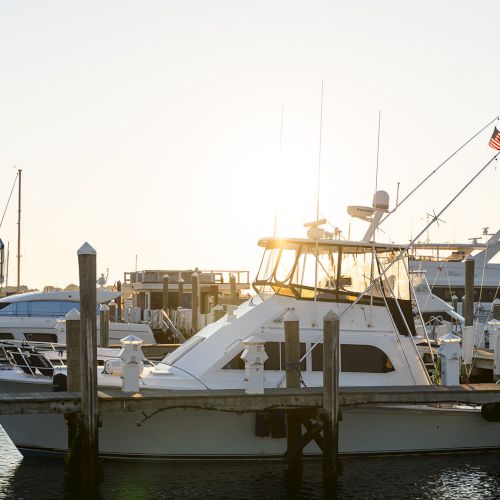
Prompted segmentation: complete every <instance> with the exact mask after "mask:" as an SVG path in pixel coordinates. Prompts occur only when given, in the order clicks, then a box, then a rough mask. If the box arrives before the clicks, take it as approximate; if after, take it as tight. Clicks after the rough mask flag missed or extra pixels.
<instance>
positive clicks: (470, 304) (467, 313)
mask: <svg viewBox="0 0 500 500" xmlns="http://www.w3.org/2000/svg"><path fill="white" fill-rule="evenodd" d="M474 264H475V261H474V259H473V258H472V257H471V256H470V255H469V256H468V257H467V258H466V259H465V303H464V310H463V316H464V318H465V326H472V325H473V320H474Z"/></svg>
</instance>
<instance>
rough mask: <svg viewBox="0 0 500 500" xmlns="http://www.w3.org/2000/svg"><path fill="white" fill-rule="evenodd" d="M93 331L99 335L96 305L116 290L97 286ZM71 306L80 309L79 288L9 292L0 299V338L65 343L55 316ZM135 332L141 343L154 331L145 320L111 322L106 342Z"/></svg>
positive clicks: (150, 340)
mask: <svg viewBox="0 0 500 500" xmlns="http://www.w3.org/2000/svg"><path fill="white" fill-rule="evenodd" d="M96 296H97V304H96V314H97V335H98V336H99V307H100V305H101V304H106V303H109V302H110V301H112V300H114V299H116V298H118V297H119V296H120V292H111V291H107V290H99V289H98V290H97V292H96ZM71 309H77V310H80V292H79V291H59V292H30V293H21V294H18V295H9V296H8V297H4V298H2V299H0V340H16V341H23V340H27V341H30V342H31V341H33V342H48V343H52V344H65V343H66V332H65V330H64V329H59V328H56V326H57V320H58V319H59V318H64V316H65V315H66V313H67V312H69V311H70V310H71ZM131 334H133V335H136V336H137V337H139V338H141V339H142V340H143V341H144V342H145V343H148V344H153V343H155V339H154V335H153V333H152V331H151V329H150V328H149V326H148V325H147V324H145V323H115V322H111V323H110V325H109V342H110V343H111V344H119V343H120V339H122V338H124V337H127V336H128V335H131Z"/></svg>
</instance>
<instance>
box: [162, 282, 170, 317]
mask: <svg viewBox="0 0 500 500" xmlns="http://www.w3.org/2000/svg"><path fill="white" fill-rule="evenodd" d="M168 278H169V276H168V274H164V275H163V297H162V298H163V302H162V307H163V310H164V311H165V312H166V313H167V314H168Z"/></svg>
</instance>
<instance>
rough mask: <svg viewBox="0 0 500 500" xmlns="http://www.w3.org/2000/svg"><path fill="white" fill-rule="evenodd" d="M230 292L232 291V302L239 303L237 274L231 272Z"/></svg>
mask: <svg viewBox="0 0 500 500" xmlns="http://www.w3.org/2000/svg"><path fill="white" fill-rule="evenodd" d="M229 291H230V292H229V293H230V299H229V301H230V304H233V305H235V306H236V305H238V291H237V289H236V276H235V275H234V274H231V276H229Z"/></svg>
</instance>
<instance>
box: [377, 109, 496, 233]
mask: <svg viewBox="0 0 500 500" xmlns="http://www.w3.org/2000/svg"><path fill="white" fill-rule="evenodd" d="M499 118H500V115H499V116H495V118H493V120H491V121H490V122H488V123H487V124H486V125H485V126H484V127H483V128H482V129H481V130H479V132H476V133H475V134H474V135H473V136H472V137H471V138H470V139H468V140H467V141H466V142H464V143H463V144H462V145H461V146H460V147H459V148H458V149H457V150H456V151H454V152H453V153H452V154H451V155H450V156H448V158H446V160H444V161H443V162H442V163H440V164H439V165H438V166H437V167H436V168H435V169H434V170H433V171H432V172H431V173H430V174H429V175H427V177H425V179H423V180H422V181H420V182H419V183H418V184H417V185H416V186H415V187H414V188H413V189H412V190H411V191H410V192H409V193H408V194H407V195H406V196H405V197H404V198H403V199H402V200H401V201H400V202H398V201H397V199H396V206H395V207H394V208H393V209H392V210H391V211H390V212H388V213H387V215H386V216H385V217H383V218H382V220H381V221H380V222H379V223H378V226H380V225H381V224H382V222H384V221H385V220H386V219H387V218H388V217H390V216H391V214H393V213H394V212H395V211H396V210H397V209H398V208H399V207H400V206H401V205H402V204H403V203H404V202H405V201H406V200H407V199H408V198H409V197H410V196H411V195H412V194H413V193H414V192H415V191H417V190H418V189H419V188H420V187H421V186H422V185H423V184H424V183H426V182H427V181H428V180H429V179H430V178H431V177H432V176H433V175H434V174H435V173H436V172H437V171H438V170H439V169H440V168H441V167H442V166H444V165H445V164H446V163H448V161H449V160H451V159H452V158H453V157H454V156H455V155H456V154H457V153H459V152H460V151H461V150H462V149H463V148H465V146H467V144H469V143H470V142H471V141H473V140H474V139H475V138H476V137H477V136H478V135H479V134H480V133H481V132H483V130H485V129H487V128H488V127H489V126H490V125H491V124H492V123H493V122H494V121H496V120H498V119H499ZM398 194H399V182H398Z"/></svg>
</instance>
